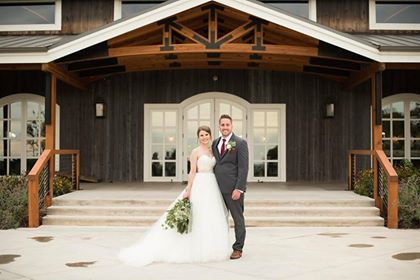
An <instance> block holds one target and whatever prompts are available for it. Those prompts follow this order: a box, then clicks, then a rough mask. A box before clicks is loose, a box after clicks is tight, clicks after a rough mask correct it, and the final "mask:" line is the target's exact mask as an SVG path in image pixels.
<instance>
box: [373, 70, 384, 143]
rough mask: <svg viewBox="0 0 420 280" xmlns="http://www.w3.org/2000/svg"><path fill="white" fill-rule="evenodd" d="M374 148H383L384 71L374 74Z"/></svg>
mask: <svg viewBox="0 0 420 280" xmlns="http://www.w3.org/2000/svg"><path fill="white" fill-rule="evenodd" d="M371 81H372V83H371V86H372V149H373V150H382V118H381V114H382V72H376V73H374V74H373V75H372V79H371Z"/></svg>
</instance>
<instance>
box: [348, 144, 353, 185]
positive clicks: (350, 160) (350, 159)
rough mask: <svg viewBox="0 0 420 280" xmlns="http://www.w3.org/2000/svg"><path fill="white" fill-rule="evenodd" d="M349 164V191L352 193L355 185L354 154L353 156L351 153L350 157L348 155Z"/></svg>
mask: <svg viewBox="0 0 420 280" xmlns="http://www.w3.org/2000/svg"><path fill="white" fill-rule="evenodd" d="M348 164H349V166H348V170H349V173H348V174H349V178H348V190H349V191H351V190H352V189H353V184H352V182H353V172H352V171H353V169H352V154H351V152H349V155H348Z"/></svg>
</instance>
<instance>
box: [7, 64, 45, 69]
mask: <svg viewBox="0 0 420 280" xmlns="http://www.w3.org/2000/svg"><path fill="white" fill-rule="evenodd" d="M0 70H12V71H13V70H17V71H21V70H22V71H23V70H41V64H1V65H0Z"/></svg>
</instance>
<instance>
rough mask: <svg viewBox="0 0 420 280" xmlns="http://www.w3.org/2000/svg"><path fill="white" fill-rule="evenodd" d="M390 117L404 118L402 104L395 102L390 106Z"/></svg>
mask: <svg viewBox="0 0 420 280" xmlns="http://www.w3.org/2000/svg"><path fill="white" fill-rule="evenodd" d="M392 117H393V118H404V102H396V103H393V104H392Z"/></svg>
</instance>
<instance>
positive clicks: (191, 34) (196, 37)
mask: <svg viewBox="0 0 420 280" xmlns="http://www.w3.org/2000/svg"><path fill="white" fill-rule="evenodd" d="M170 26H171V29H174V30H175V31H177V32H178V33H179V34H181V35H183V36H185V37H187V38H188V39H190V40H192V41H194V42H196V43H199V44H202V45H207V44H208V43H210V42H209V40H208V39H207V38H204V37H203V36H201V35H200V34H198V33H197V32H195V31H194V30H192V29H191V28H189V27H186V26H185V25H182V24H180V23H175V22H171V23H170Z"/></svg>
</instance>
